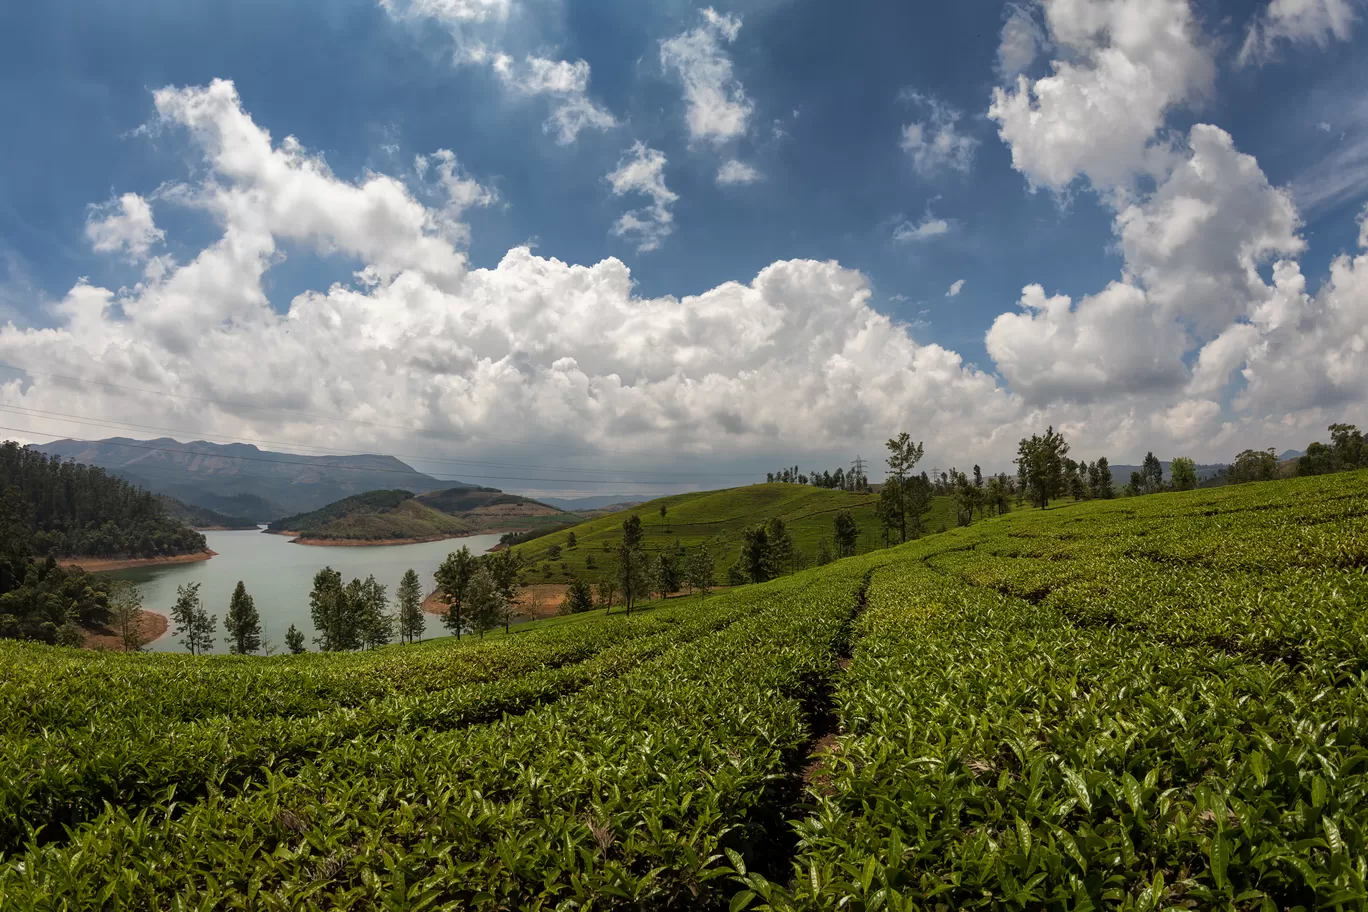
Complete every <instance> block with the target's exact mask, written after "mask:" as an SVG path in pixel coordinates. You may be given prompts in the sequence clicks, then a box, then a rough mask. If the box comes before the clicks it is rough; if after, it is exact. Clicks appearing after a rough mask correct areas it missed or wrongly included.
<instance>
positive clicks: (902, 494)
mask: <svg viewBox="0 0 1368 912" xmlns="http://www.w3.org/2000/svg"><path fill="white" fill-rule="evenodd" d="M887 447H888V475H887V477H886V478H885V479H884V486H883V491H882V492H881V494H880V497H879V517H880V519H881V521H882V522H883V524H884V526H885V528H887V529H889V530H890V531H896V532H897V535H898V541H899V542H905V541H907V526H908V506H909V505H908V495H909V494H910V493H911V492H910V491H909V486H908V480H909V479H910V478H912V477H913V476H912V470H913V468H915V467H916V465H917V463H918V462H920V461H921V458H922V456H923V454H924V453H925V452H926V451H925V448H924V447H923V445H922V444H921V443H920V442H918V443H913V442H912V438H911V436H909V435H908V433H907V432H906V431H903V432H902V433H901V434H899V435H898V436H897V437H894V438H892V439H890V440H889V441H888V444H887Z"/></svg>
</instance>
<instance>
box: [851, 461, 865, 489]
mask: <svg viewBox="0 0 1368 912" xmlns="http://www.w3.org/2000/svg"><path fill="white" fill-rule="evenodd" d="M850 473H851V474H852V475H854V476H855V481H854V482H853V483H852V487H856V488H858V487H859V484H860V480H861V479H862V478H864V477H865V461H864V457H863V456H860V455H858V454H857V455H856V456H855V461H854V462H852V463H851V464H850Z"/></svg>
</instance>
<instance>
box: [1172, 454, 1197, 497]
mask: <svg viewBox="0 0 1368 912" xmlns="http://www.w3.org/2000/svg"><path fill="white" fill-rule="evenodd" d="M1169 477H1170V479H1171V480H1172V482H1173V490H1175V491H1191V490H1193V489H1194V488H1196V487H1197V463H1195V462H1193V461H1192V460H1191V459H1188V458H1187V457H1186V456H1178V457H1176V458H1174V460H1173V462H1172V463H1171V464H1170V465H1169Z"/></svg>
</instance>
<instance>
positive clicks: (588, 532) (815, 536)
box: [513, 484, 950, 585]
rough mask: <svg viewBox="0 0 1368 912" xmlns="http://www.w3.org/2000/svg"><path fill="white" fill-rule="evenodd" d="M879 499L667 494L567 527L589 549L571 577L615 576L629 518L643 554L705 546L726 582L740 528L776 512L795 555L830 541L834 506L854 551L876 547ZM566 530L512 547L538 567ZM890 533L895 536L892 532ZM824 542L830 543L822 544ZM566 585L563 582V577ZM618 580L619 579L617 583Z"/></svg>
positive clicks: (940, 508) (772, 488) (563, 541)
mask: <svg viewBox="0 0 1368 912" xmlns="http://www.w3.org/2000/svg"><path fill="white" fill-rule="evenodd" d="M927 498H928V503H929V504H930V506H929V507H928V512H929V516H926V517H924V518H923V525H922V527H923V529H925V528H932V527H934V525H935V524H936V521H937V519H938V518H939V516H941V515H942V514H948V513H949V511H950V502H949V499H948V498H933V497H932V496H931V495H930V493H928V495H927ZM878 500H879V497H878V495H877V494H871V493H850V492H847V491H842V490H834V489H825V488H820V487H814V486H811V485H807V486H802V485H796V484H757V485H748V486H745V487H739V488H729V489H726V490H722V491H704V492H696V493H689V494H677V495H670V496H668V497H664V498H660V499H658V500H655V501H650V502H648V503H644V504H641V505H639V506H636V507H633V508H632V509H631V510H630V511H624V512H621V513H616V514H610V515H606V516H603V517H600V518H597V519H591V520H588V521H585V522H582V523H581V524H579V525H577V526H575V527H574V529H573V531H574V533H575V536H576V541H577V545H578V549H579V551H581V552H584V551H593V552H594V555H595V561H594V566H593V567H588V566H587V565H586V564H584V563H579V562H577V561H571V562H570V573H571V575H572V576H575V577H580V576H583V577H585V578H586V579H588V580H589V581H590V582H591V583H598V582H599V581H600V580H603V579H604V578H607V577H611V578H613V579H615V580H617V579H619V577H620V570H619V567H618V564H617V555H618V551H619V549H620V547H621V544H622V523H623V521H624V520H626V519H628V518H629V517H631V516H633V515H635V516H637V517H638V518H639V519H640V521H641V545H640V547H641V549H642V550H643V551H644V552H646V553H647V554H648V555H653V554H655V553H656V552H659V551H663V550H673V551H675V552H676V553H679V554H681V556H683V554H682V552H688V551H689V550H691V549H693V548H696V547H698V546H699V545H706V546H707V548H708V552H709V553H710V554H711V555H712V557H713V569H714V575H715V578H717V579H718V580H725V579H726V575H727V570H728V568H729V567H730V566H731V565H732V564H734V563H735V562H736V561H737V559H738V558H739V557H740V556H741V548H742V539H743V537H744V533H745V530H746V529H749V528H751V527H752V526H755V525H757V524H760V523H765V522H768V521H769V519H770V518H771V517H775V516H778V517H780V518H782V519H783V520H784V524H785V526H786V528H787V529H788V532H789V535H790V536H792V538H793V544H794V551H795V558H796V555H797V554H799V553H803V554H806V555H808V556H809V557H811V555H813V554H814V553H815V552H816V548H817V543H818V542H819V541H820V540H821V539H823V538H827V539H829V538H830V537H831V534H832V519H833V518H834V517H835V515H836V514H837V513H838V512H840V511H841V510H848V511H849V512H850V514H851V516H852V517H853V518H854V519H855V523H856V526H857V527H858V529H859V542H858V545H857V547H856V550H857V552H866V551H872V550H875V549H877V548H878V547H880V546H881V544H882V542H881V541H880V535H879V521H878V518H877V516H876V515H875V506H876V505H877V503H878ZM662 504H663V505H665V506H667V507H668V511H667V519H668V526H667V525H666V524H664V523H662V522H661V521H660V517H659V513H660V509H659V508H660V506H661V505H662ZM569 531H570V530H560V531H557V532H554V533H550V534H546V535H542V536H540V537H538V538H537V539H536V540H534V541H528V542H526V543H523V544H519V545H517V546H515V547H514V549H513V550H514V552H515V553H517V554H519V555H522V556H524V557H525V558H526V559H527V561H528V562H529V563H530V564H532V565H536V566H540V564H541V563H542V561H543V560H546V559H547V554H546V551H547V549H548V547H549V546H550V545H552V544H558V545H560V546H561V548H562V549H563V550H564V549H565V548H566V545H567V538H568V533H569ZM895 538H896V536H895ZM828 544H829V545H830V542H828ZM566 582H569V580H566ZM619 585H620V583H619Z"/></svg>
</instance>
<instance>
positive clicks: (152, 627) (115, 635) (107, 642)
mask: <svg viewBox="0 0 1368 912" xmlns="http://www.w3.org/2000/svg"><path fill="white" fill-rule="evenodd" d="M81 629H82V631H83V632H84V633H85V641H84V642H83V643H81V646H82V647H83V648H85V649H107V650H109V651H110V652H123V651H124V648H123V637H122V636H120V635H119V632H118V631H117V630H115V629H114V628H112V627H105V628H104V629H103V630H92V629H91V628H89V627H83V628H81ZM170 629H171V619H170V618H168V617H167V616H166V615H164V614H162V613H161V612H158V611H148V610H147V609H146V608H144V609H143V613H142V624H141V625H140V629H139V632H140V633H141V634H142V643H143V646H144V647H147V646H150V645H152V643H154V642H155V641H157V640H160V639H161V638H162V637H164V636H166V631H168V630H170Z"/></svg>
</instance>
